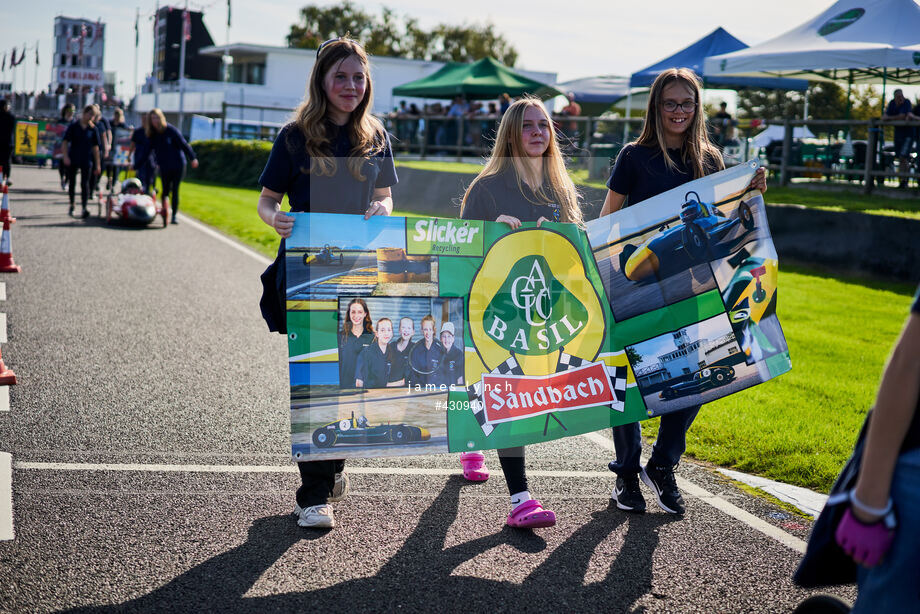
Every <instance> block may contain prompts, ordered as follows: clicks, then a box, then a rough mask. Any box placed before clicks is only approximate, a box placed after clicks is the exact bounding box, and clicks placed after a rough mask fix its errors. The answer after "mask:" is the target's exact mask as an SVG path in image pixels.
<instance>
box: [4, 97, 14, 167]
mask: <svg viewBox="0 0 920 614" xmlns="http://www.w3.org/2000/svg"><path fill="white" fill-rule="evenodd" d="M15 138H16V116H15V115H13V114H12V113H10V103H9V101H8V100H6V99H5V98H4V99H0V168H2V170H3V175H4V177H6V179H7V182H9V178H10V165H11V164H12V163H13V151H14V139H15Z"/></svg>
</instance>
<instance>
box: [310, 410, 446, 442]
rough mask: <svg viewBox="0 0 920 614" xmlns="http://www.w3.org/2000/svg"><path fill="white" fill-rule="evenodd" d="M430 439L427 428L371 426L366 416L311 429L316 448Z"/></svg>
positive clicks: (353, 417)
mask: <svg viewBox="0 0 920 614" xmlns="http://www.w3.org/2000/svg"><path fill="white" fill-rule="evenodd" d="M429 439H431V433H429V432H428V429H424V428H422V427H420V426H412V425H409V424H378V425H376V426H371V425H370V423H369V422H368V421H367V418H366V417H364V416H361V417H360V418H358V419H355V414H354V412H352V413H351V418H345V419H344V420H337V421H336V422H330V423H329V424H324V425H323V426H321V427H319V428H317V429H316V430H315V431H313V445H315V446H316V447H317V448H330V447H332V446H334V445H336V444H356V445H366V444H375V443H395V444H404V443H413V442H418V441H427V440H429Z"/></svg>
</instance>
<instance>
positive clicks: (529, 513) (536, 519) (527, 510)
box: [508, 499, 556, 529]
mask: <svg viewBox="0 0 920 614" xmlns="http://www.w3.org/2000/svg"><path fill="white" fill-rule="evenodd" d="M554 524H556V512H553V511H550V510H545V509H543V506H542V505H541V504H540V502H539V501H537V500H536V499H529V500H527V501H524V502H523V503H521V504H520V505H519V506H517V507H516V508H514V509H513V510H512V511H511V513H510V514H508V526H509V527H515V528H517V529H542V528H545V527H551V526H553V525H554Z"/></svg>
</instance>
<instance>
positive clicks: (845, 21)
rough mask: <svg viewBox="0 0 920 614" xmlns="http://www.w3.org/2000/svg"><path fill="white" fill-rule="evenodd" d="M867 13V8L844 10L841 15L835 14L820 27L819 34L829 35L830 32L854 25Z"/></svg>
mask: <svg viewBox="0 0 920 614" xmlns="http://www.w3.org/2000/svg"><path fill="white" fill-rule="evenodd" d="M865 14H866V9H850V10H849V11H844V12H843V13H840V14H839V15H834V16H833V17H831V18H830V19H828V20H827V21H825V22H824V23H823V24H821V27H820V28H818V35H819V36H827V35H828V34H833V33H834V32H837V31H839V30H842V29H844V28H846V27H847V26H850V25H853V23H855V22H856V21H858V20H859V18H860V17H862V16H863V15H865Z"/></svg>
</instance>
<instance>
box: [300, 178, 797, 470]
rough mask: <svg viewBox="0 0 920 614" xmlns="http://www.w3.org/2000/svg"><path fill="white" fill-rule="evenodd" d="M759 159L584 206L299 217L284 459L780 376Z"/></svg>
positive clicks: (532, 426)
mask: <svg viewBox="0 0 920 614" xmlns="http://www.w3.org/2000/svg"><path fill="white" fill-rule="evenodd" d="M757 166H758V165H757V163H756V162H749V163H747V164H744V165H741V166H736V167H734V168H732V169H729V170H726V171H723V172H721V173H718V174H715V175H711V176H709V177H706V178H703V179H700V180H696V181H693V182H690V183H687V184H685V185H683V186H681V187H680V188H677V189H675V190H671V191H669V192H665V193H663V194H660V195H658V196H656V197H655V198H652V199H649V200H647V201H645V202H642V203H638V204H636V205H634V206H631V207H628V208H626V209H623V210H621V211H619V212H617V213H615V214H613V215H610V216H607V217H604V218H601V219H598V220H594V221H591V222H589V223H588V224H587V229H586V230H583V229H579V228H578V227H575V226H573V225H570V224H558V223H544V224H543V225H542V227H541V228H537V227H536V226H535V225H534V224H524V225H523V226H522V227H521V228H520V229H518V230H514V231H512V230H511V229H510V228H509V227H508V226H507V225H505V224H498V223H494V222H478V221H467V220H456V219H434V218H428V217H421V218H398V217H373V218H371V219H370V220H367V221H365V220H364V219H363V217H361V216H354V215H350V216H347V215H337V214H294V215H295V223H294V231H293V234H292V236H291V237H290V238H289V239H287V241H286V247H287V249H286V252H285V255H284V259H285V267H286V283H287V288H286V291H287V326H288V335H289V339H288V347H289V366H290V380H291V448H292V454H293V456H294V458H295V459H298V460H306V459H323V458H347V457H370V456H394V455H408V454H413V455H414V454H429V453H443V452H458V451H468V450H480V449H493V448H506V447H512V446H518V445H525V444H529V443H536V442H541V441H548V440H552V439H557V438H560V437H567V436H572V435H579V434H582V433H587V432H592V431H597V430H600V429H604V428H608V427H610V426H615V425H619V424H627V423H631V422H636V421H638V420H643V419H647V418H649V417H652V416H658V415H661V414H665V413H668V412H671V411H676V410H679V409H683V408H686V407H689V406H691V405H697V404H700V403H707V402H709V401H712V400H715V399H718V398H720V397H723V396H726V395H728V394H732V393H734V392H738V391H740V390H743V389H745V388H748V387H750V386H753V385H756V384H759V383H762V382H764V381H766V380H768V379H770V378H772V377H775V376H777V375H779V374H781V373H784V372H786V371H788V370H789V369H790V367H791V364H790V361H789V352H788V349H787V346H786V342H785V339H784V337H783V334H782V330H781V328H780V326H779V322H778V321H777V319H776V284H777V266H778V265H777V257H776V252H775V250H774V248H773V244H772V241H771V239H770V234H769V230H768V228H767V218H766V210H765V206H764V202H763V198H762V196H761V194H760V193H759V192H758V191H750V190H748V189H747V188H748V185H749V183H750V180H751V178H752V177H753V174H754V171H755V170H756V168H757Z"/></svg>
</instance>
